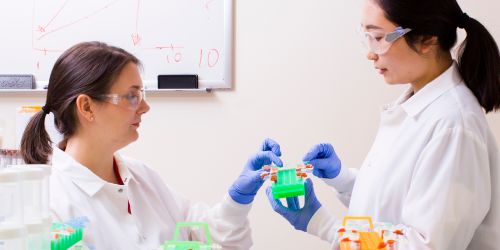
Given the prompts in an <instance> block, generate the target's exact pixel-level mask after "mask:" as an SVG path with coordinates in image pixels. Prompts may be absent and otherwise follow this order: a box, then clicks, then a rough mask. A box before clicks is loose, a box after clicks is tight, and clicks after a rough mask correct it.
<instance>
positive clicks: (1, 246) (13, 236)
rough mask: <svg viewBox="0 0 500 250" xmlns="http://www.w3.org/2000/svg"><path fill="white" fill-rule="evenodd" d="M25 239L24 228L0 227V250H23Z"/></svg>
mask: <svg viewBox="0 0 500 250" xmlns="http://www.w3.org/2000/svg"><path fill="white" fill-rule="evenodd" d="M26 237H27V232H26V228H25V227H24V226H20V225H18V226H0V250H25V249H26Z"/></svg>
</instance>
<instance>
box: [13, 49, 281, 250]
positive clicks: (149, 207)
mask: <svg viewBox="0 0 500 250" xmlns="http://www.w3.org/2000/svg"><path fill="white" fill-rule="evenodd" d="M139 66H140V63H139V60H138V59H137V58H135V57H134V56H133V55H131V54H129V53H128V52H126V51H124V50H123V49H120V48H116V47H113V46H109V45H106V44H104V43H100V42H85V43H80V44H77V45H75V46H73V47H71V48H70V49H68V50H67V51H65V52H64V53H63V54H62V55H61V56H60V57H59V59H58V60H57V61H56V63H55V65H54V68H53V69H52V72H51V75H50V79H49V87H48V90H47V99H46V103H45V106H44V107H43V109H42V111H40V112H39V113H37V114H36V115H35V116H34V117H33V118H32V119H31V121H30V122H29V124H28V126H27V128H26V130H25V132H24V135H23V138H22V142H21V153H22V156H23V158H24V160H25V161H26V162H27V163H38V164H40V163H41V164H46V163H49V164H51V165H52V168H53V170H52V175H51V177H50V208H51V211H52V214H53V219H55V220H58V221H67V220H70V219H73V218H77V217H83V216H85V217H87V218H88V219H89V221H90V223H89V224H88V225H87V226H86V228H85V233H84V236H83V241H84V243H85V244H86V245H87V246H90V247H91V249H158V247H159V246H160V245H161V244H162V243H163V242H164V241H165V240H169V239H171V238H170V237H172V235H173V230H174V229H175V224H176V222H181V221H204V222H207V223H208V224H209V226H210V229H211V232H212V236H213V240H214V241H215V242H216V243H218V244H219V245H221V246H222V248H223V249H249V248H250V246H251V245H252V240H251V234H250V228H249V224H248V219H247V214H248V212H249V210H250V208H251V203H252V201H253V199H254V196H255V194H256V193H257V191H258V190H259V188H260V187H261V186H262V183H263V181H262V180H261V178H260V174H261V170H260V168H261V167H262V166H263V165H267V164H270V163H271V162H275V163H276V164H282V163H281V160H280V159H279V158H278V156H277V155H280V154H281V153H280V152H279V147H277V146H276V145H275V143H274V142H273V141H271V140H266V141H264V143H263V145H262V148H261V151H259V152H258V153H257V154H255V155H254V156H252V157H251V158H250V159H249V161H248V162H247V164H246V165H245V167H244V168H243V171H242V173H241V175H240V176H239V177H238V178H237V179H236V181H235V182H234V183H233V185H232V186H231V187H230V188H229V190H228V193H227V195H226V196H225V197H224V198H223V200H222V202H220V203H219V204H217V205H215V206H214V207H211V208H209V207H207V206H205V205H203V204H196V203H192V202H190V201H189V200H187V199H185V198H184V197H183V196H181V195H180V194H178V193H177V192H175V191H174V190H172V189H171V188H170V187H168V186H167V185H165V183H164V182H163V181H162V179H161V178H160V176H158V174H157V173H156V172H155V171H153V170H152V169H150V168H149V167H147V166H146V165H144V164H143V163H141V162H139V161H137V160H133V159H130V158H127V157H124V156H121V155H120V154H118V153H117V151H118V150H119V149H121V148H123V147H125V146H126V145H128V144H130V143H131V142H133V141H135V140H137V139H138V137H139V134H138V131H137V129H138V128H139V126H140V123H141V118H142V115H144V114H145V113H146V112H148V110H149V109H150V107H149V105H148V104H147V103H146V100H145V96H144V89H143V87H144V86H143V84H142V80H141V78H140V75H139V70H138V67H139ZM50 112H52V113H53V114H54V119H55V125H56V128H57V130H58V131H59V132H60V133H61V134H63V136H64V139H63V141H62V142H60V143H59V144H58V145H53V144H52V142H51V141H50V138H49V136H48V134H47V132H46V131H45V127H44V122H45V116H46V115H47V114H48V113H50ZM200 233H202V232H201V231H200V230H191V231H189V232H188V235H184V234H183V235H182V238H183V239H184V240H187V239H190V240H201V239H203V235H200Z"/></svg>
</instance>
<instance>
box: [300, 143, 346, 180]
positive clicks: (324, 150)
mask: <svg viewBox="0 0 500 250" xmlns="http://www.w3.org/2000/svg"><path fill="white" fill-rule="evenodd" d="M302 160H303V161H304V162H307V163H309V164H311V165H312V166H313V167H314V169H313V174H314V175H316V176H317V177H320V178H327V179H332V178H335V177H337V175H339V173H340V168H341V166H342V164H341V163H340V159H339V157H338V156H337V154H336V153H335V150H334V149H333V146H332V145H331V144H329V143H321V144H317V145H314V146H313V147H312V148H311V150H309V152H308V153H307V154H306V155H305V156H304V158H303V159H302Z"/></svg>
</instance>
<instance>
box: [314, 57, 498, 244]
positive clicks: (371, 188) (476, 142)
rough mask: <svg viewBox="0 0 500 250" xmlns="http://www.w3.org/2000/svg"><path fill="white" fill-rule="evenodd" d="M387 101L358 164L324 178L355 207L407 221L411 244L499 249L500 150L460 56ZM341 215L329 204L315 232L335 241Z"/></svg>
mask: <svg viewBox="0 0 500 250" xmlns="http://www.w3.org/2000/svg"><path fill="white" fill-rule="evenodd" d="M411 93H412V92H411V90H408V91H407V92H406V93H404V94H403V95H402V96H401V97H400V98H399V99H398V100H397V101H396V102H395V103H394V104H393V105H387V106H385V107H384V108H383V111H382V114H381V121H380V128H379V131H378V134H377V136H376V139H375V142H374V144H373V146H372V148H371V150H370V152H369V154H368V156H367V157H366V159H365V161H364V163H363V165H362V166H361V168H360V169H359V172H358V171H357V169H349V168H342V169H341V172H340V174H339V176H338V177H336V178H334V179H330V180H325V182H326V183H327V184H329V185H331V186H332V187H334V189H335V190H336V191H337V193H338V197H339V199H340V200H341V201H342V202H343V203H344V204H345V205H349V214H350V215H357V216H365V215H368V216H372V217H373V219H374V220H375V221H379V222H389V223H392V224H395V225H401V226H402V227H403V228H404V233H405V234H406V236H407V237H408V243H409V244H408V246H409V248H410V249H418V250H421V249H438V250H442V249H443V250H444V249H449V250H460V249H474V250H476V249H477V250H479V249H480V250H489V249H499V248H498V242H497V240H498V239H500V213H499V212H500V207H499V199H500V186H499V183H498V181H499V174H500V172H499V169H500V160H499V151H498V148H497V145H496V142H495V138H494V136H493V134H492V133H491V131H490V129H489V127H488V124H487V121H486V118H485V115H484V111H483V110H482V108H481V107H480V105H479V103H478V102H477V99H476V98H475V97H474V95H473V94H472V92H471V91H470V90H469V89H468V88H467V87H466V86H465V84H464V83H463V82H462V80H461V77H460V75H459V72H458V67H457V65H456V63H454V64H453V65H452V66H451V67H450V68H449V69H448V70H447V71H446V72H444V73H443V74H442V75H441V76H439V77H438V78H436V79H435V80H433V81H432V82H430V83H429V84H427V85H426V86H425V87H424V88H422V89H421V90H420V91H418V92H417V93H416V94H415V95H413V96H411ZM339 225H340V221H339V220H338V218H335V217H334V216H331V215H330V214H329V213H328V211H327V209H326V208H324V207H322V208H321V209H320V210H318V212H317V213H316V214H315V215H314V216H313V218H312V219H311V222H310V223H309V226H308V232H310V233H312V234H314V235H317V236H319V237H321V238H323V239H325V240H328V241H330V242H335V241H336V240H337V239H336V229H337V228H338V227H339Z"/></svg>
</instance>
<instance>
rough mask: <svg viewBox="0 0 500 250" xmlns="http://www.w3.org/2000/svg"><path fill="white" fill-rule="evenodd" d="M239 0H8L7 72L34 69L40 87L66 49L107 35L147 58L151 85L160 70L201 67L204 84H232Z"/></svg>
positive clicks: (1, 69) (3, 47)
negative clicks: (235, 6) (235, 0)
mask: <svg viewBox="0 0 500 250" xmlns="http://www.w3.org/2000/svg"><path fill="white" fill-rule="evenodd" d="M232 1H233V0H104V1H103V0H50V1H49V0H17V1H1V2H0V3H1V7H0V8H1V9H2V14H1V15H0V34H1V35H0V36H1V37H2V38H1V39H0V74H33V75H35V78H36V81H37V89H40V88H43V85H45V84H47V82H48V79H49V76H50V71H51V70H52V66H53V65H54V63H55V61H56V59H57V58H58V57H59V55H61V53H62V52H63V51H64V50H66V49H67V48H69V47H71V46H72V45H74V44H76V43H79V42H82V41H103V42H106V43H108V44H109V45H113V46H118V47H121V48H123V49H125V50H127V51H129V52H131V53H132V54H134V55H135V56H137V57H138V58H139V60H141V62H142V64H143V71H142V78H143V81H144V84H145V85H146V87H147V88H148V89H155V88H156V86H157V76H158V75H160V74H197V75H198V77H199V87H200V88H230V87H231V85H232V68H233V67H232V65H233V55H232V52H233V41H232V40H233V3H232Z"/></svg>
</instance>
